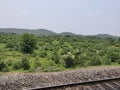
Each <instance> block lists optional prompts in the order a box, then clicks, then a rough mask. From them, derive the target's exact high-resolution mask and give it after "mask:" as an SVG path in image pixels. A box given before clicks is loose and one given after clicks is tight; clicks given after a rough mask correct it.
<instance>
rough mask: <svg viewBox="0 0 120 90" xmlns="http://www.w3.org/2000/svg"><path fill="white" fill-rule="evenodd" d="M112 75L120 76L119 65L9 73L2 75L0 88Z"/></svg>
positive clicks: (15, 88) (19, 89)
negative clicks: (46, 71) (48, 71)
mask: <svg viewBox="0 0 120 90" xmlns="http://www.w3.org/2000/svg"><path fill="white" fill-rule="evenodd" d="M112 77H120V67H119V66H106V67H105V66H104V67H91V68H81V69H77V70H70V71H60V72H50V73H44V72H43V73H42V72H41V73H8V74H5V75H1V76H0V90H22V89H26V88H37V87H45V86H52V85H60V84H66V83H74V82H83V81H90V80H98V79H106V78H112Z"/></svg>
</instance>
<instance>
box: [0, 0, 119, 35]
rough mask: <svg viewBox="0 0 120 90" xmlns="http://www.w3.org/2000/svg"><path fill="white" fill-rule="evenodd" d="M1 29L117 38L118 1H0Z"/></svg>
mask: <svg viewBox="0 0 120 90" xmlns="http://www.w3.org/2000/svg"><path fill="white" fill-rule="evenodd" d="M0 28H28V29H38V28H39V29H43V28H44V29H49V30H52V31H54V32H57V33H60V32H73V33H76V34H85V35H86V34H87V35H88V34H90V35H91V34H99V33H106V34H112V35H119V36H120V0H0Z"/></svg>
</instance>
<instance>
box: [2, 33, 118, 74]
mask: <svg viewBox="0 0 120 90" xmlns="http://www.w3.org/2000/svg"><path fill="white" fill-rule="evenodd" d="M22 36H23V35H17V34H14V35H13V34H3V33H1V34H0V71H1V72H50V71H61V70H66V69H75V68H81V67H89V66H106V65H120V38H112V37H109V38H108V37H106V38H100V37H95V36H70V35H53V36H34V35H32V36H31V37H34V39H33V40H32V41H34V40H35V41H36V43H35V48H34V50H33V51H31V52H29V50H30V49H31V48H32V47H33V46H30V45H28V44H26V45H28V47H29V48H28V49H27V50H28V52H27V51H25V50H23V49H21V48H23V45H21V42H22V41H21V40H23V39H24V38H23V37H22ZM31 37H29V38H27V41H28V42H29V39H30V38H31ZM30 42H31V41H30ZM26 43H27V42H26ZM33 43H34V42H33ZM29 44H32V43H29ZM24 49H26V48H24ZM23 63H24V64H25V65H23ZM26 65H28V68H27V66H26Z"/></svg>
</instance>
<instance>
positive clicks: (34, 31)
mask: <svg viewBox="0 0 120 90" xmlns="http://www.w3.org/2000/svg"><path fill="white" fill-rule="evenodd" d="M0 32H5V33H13V32H14V33H17V34H23V33H26V32H27V33H32V34H35V35H55V34H56V33H55V32H52V31H50V30H46V29H18V28H0Z"/></svg>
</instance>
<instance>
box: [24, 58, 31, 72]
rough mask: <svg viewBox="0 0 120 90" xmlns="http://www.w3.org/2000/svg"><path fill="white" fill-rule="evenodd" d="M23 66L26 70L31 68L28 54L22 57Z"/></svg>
mask: <svg viewBox="0 0 120 90" xmlns="http://www.w3.org/2000/svg"><path fill="white" fill-rule="evenodd" d="M22 67H23V69H24V70H28V69H29V68H30V64H29V60H28V59H27V57H26V56H23V57H22Z"/></svg>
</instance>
